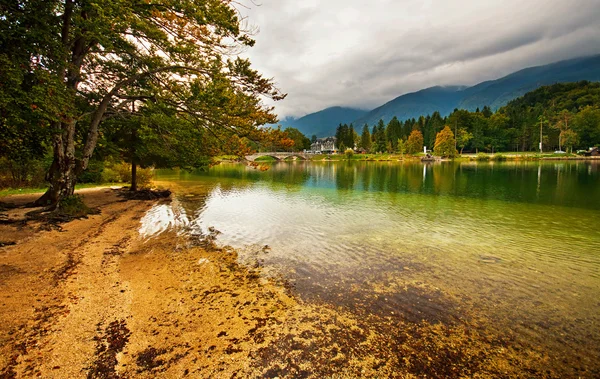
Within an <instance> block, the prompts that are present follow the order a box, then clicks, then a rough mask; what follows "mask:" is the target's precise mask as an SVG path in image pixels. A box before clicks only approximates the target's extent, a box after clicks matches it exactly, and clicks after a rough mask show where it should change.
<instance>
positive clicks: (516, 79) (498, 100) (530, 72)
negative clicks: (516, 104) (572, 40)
mask: <svg viewBox="0 0 600 379" xmlns="http://www.w3.org/2000/svg"><path fill="white" fill-rule="evenodd" d="M581 80H588V81H592V82H596V81H600V55H596V56H592V57H585V58H576V59H570V60H566V61H560V62H556V63H551V64H548V65H545V66H538V67H530V68H526V69H523V70H520V71H517V72H515V73H513V74H510V75H508V76H505V77H503V78H500V79H497V80H491V81H487V82H483V83H480V84H477V85H475V86H473V87H470V88H467V89H465V90H464V91H463V96H462V99H461V101H460V102H459V103H458V106H457V107H458V108H462V109H467V110H469V111H474V110H475V109H477V108H483V107H484V106H485V105H488V106H490V107H491V108H492V110H496V109H498V108H500V107H502V106H504V105H506V104H507V103H508V102H509V101H511V100H513V99H516V98H517V97H521V96H523V95H524V94H526V93H527V92H531V91H533V90H535V89H537V88H539V87H542V86H546V85H550V84H555V83H565V82H578V81H581Z"/></svg>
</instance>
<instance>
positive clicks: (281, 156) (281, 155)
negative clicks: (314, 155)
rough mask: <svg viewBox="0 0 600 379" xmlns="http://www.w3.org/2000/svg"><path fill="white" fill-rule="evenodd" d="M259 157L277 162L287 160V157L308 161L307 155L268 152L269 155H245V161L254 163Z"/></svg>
mask: <svg viewBox="0 0 600 379" xmlns="http://www.w3.org/2000/svg"><path fill="white" fill-rule="evenodd" d="M260 157H271V158H275V159H276V160H278V161H282V160H284V159H285V158H289V157H296V158H299V159H302V160H306V159H308V154H304V153H285V152H270V153H256V154H251V155H246V159H247V160H249V161H251V162H254V161H255V160H256V158H260Z"/></svg>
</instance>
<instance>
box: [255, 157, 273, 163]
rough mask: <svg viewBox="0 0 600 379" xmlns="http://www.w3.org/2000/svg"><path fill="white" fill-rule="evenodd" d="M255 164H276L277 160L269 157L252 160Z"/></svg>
mask: <svg viewBox="0 0 600 379" xmlns="http://www.w3.org/2000/svg"><path fill="white" fill-rule="evenodd" d="M254 161H255V162H277V159H275V158H273V157H269V156H262V157H258V158H256V159H255V160H254Z"/></svg>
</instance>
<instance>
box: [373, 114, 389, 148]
mask: <svg viewBox="0 0 600 379" xmlns="http://www.w3.org/2000/svg"><path fill="white" fill-rule="evenodd" d="M373 130H374V132H373V134H372V135H371V138H374V140H375V143H374V144H373V145H372V149H371V150H372V151H373V152H375V153H383V152H385V151H386V150H387V138H386V135H385V124H384V123H383V120H379V122H378V123H377V126H375V127H374V128H373Z"/></svg>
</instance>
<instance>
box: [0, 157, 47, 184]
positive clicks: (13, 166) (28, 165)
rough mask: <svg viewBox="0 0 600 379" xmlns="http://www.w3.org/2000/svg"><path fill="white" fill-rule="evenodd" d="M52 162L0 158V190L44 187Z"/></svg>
mask: <svg viewBox="0 0 600 379" xmlns="http://www.w3.org/2000/svg"><path fill="white" fill-rule="evenodd" d="M50 162H51V160H50V161H47V160H43V159H24V160H22V161H14V160H12V159H8V158H0V188H21V187H43V186H44V185H45V183H46V171H47V169H48V167H49V166H50Z"/></svg>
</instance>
